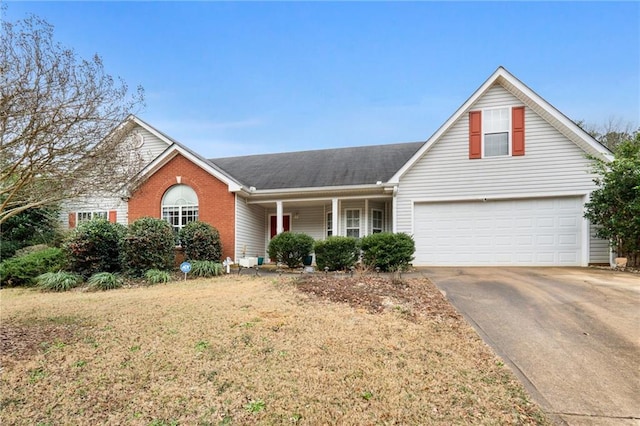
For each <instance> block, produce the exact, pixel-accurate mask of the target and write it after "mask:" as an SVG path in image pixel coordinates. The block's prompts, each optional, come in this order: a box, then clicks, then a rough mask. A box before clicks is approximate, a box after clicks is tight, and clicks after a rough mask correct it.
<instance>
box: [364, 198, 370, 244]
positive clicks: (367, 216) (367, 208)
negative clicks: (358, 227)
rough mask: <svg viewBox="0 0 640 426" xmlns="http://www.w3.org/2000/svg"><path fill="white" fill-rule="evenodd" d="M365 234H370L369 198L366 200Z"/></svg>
mask: <svg viewBox="0 0 640 426" xmlns="http://www.w3.org/2000/svg"><path fill="white" fill-rule="evenodd" d="M363 216H364V235H363V236H366V235H369V199H368V198H367V199H365V200H364V215H363Z"/></svg>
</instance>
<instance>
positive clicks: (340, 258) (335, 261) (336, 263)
mask: <svg viewBox="0 0 640 426" xmlns="http://www.w3.org/2000/svg"><path fill="white" fill-rule="evenodd" d="M313 251H314V252H315V254H316V265H318V269H320V270H323V269H324V268H325V267H327V268H329V270H330V271H338V270H343V269H347V268H350V267H352V266H354V265H355V264H356V262H357V261H358V257H359V256H360V248H359V244H358V240H357V239H355V238H353V237H339V236H333V237H329V238H327V239H326V240H319V241H316V242H315V244H314V246H313Z"/></svg>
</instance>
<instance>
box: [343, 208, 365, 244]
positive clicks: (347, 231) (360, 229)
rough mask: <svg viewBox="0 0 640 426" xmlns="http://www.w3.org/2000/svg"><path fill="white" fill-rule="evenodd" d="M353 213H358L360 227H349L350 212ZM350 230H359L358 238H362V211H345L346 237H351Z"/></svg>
mask: <svg viewBox="0 0 640 426" xmlns="http://www.w3.org/2000/svg"><path fill="white" fill-rule="evenodd" d="M352 211H357V212H358V227H357V228H355V227H349V226H348V225H349V218H348V212H352ZM350 229H357V230H358V238H361V237H362V209H344V234H345V235H346V236H348V235H349V230H350Z"/></svg>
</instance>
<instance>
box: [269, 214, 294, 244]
mask: <svg viewBox="0 0 640 426" xmlns="http://www.w3.org/2000/svg"><path fill="white" fill-rule="evenodd" d="M269 219H270V222H271V224H270V226H269V239H271V238H273V237H275V236H276V234H277V233H278V216H276V215H273V216H270V217H269ZM282 227H283V228H284V232H287V231H290V230H291V215H288V214H285V215H282Z"/></svg>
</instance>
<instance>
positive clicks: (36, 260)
mask: <svg viewBox="0 0 640 426" xmlns="http://www.w3.org/2000/svg"><path fill="white" fill-rule="evenodd" d="M65 266H66V259H65V256H64V252H63V251H62V249H59V248H54V247H51V248H47V249H45V250H40V251H36V252H32V253H29V254H26V255H24V256H20V257H13V258H11V259H7V260H5V261H4V262H2V263H0V285H2V287H15V286H22V285H26V286H30V285H34V284H35V283H36V281H35V280H36V277H37V276H38V275H41V274H44V273H46V272H53V271H58V270H60V269H64V268H65Z"/></svg>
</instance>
